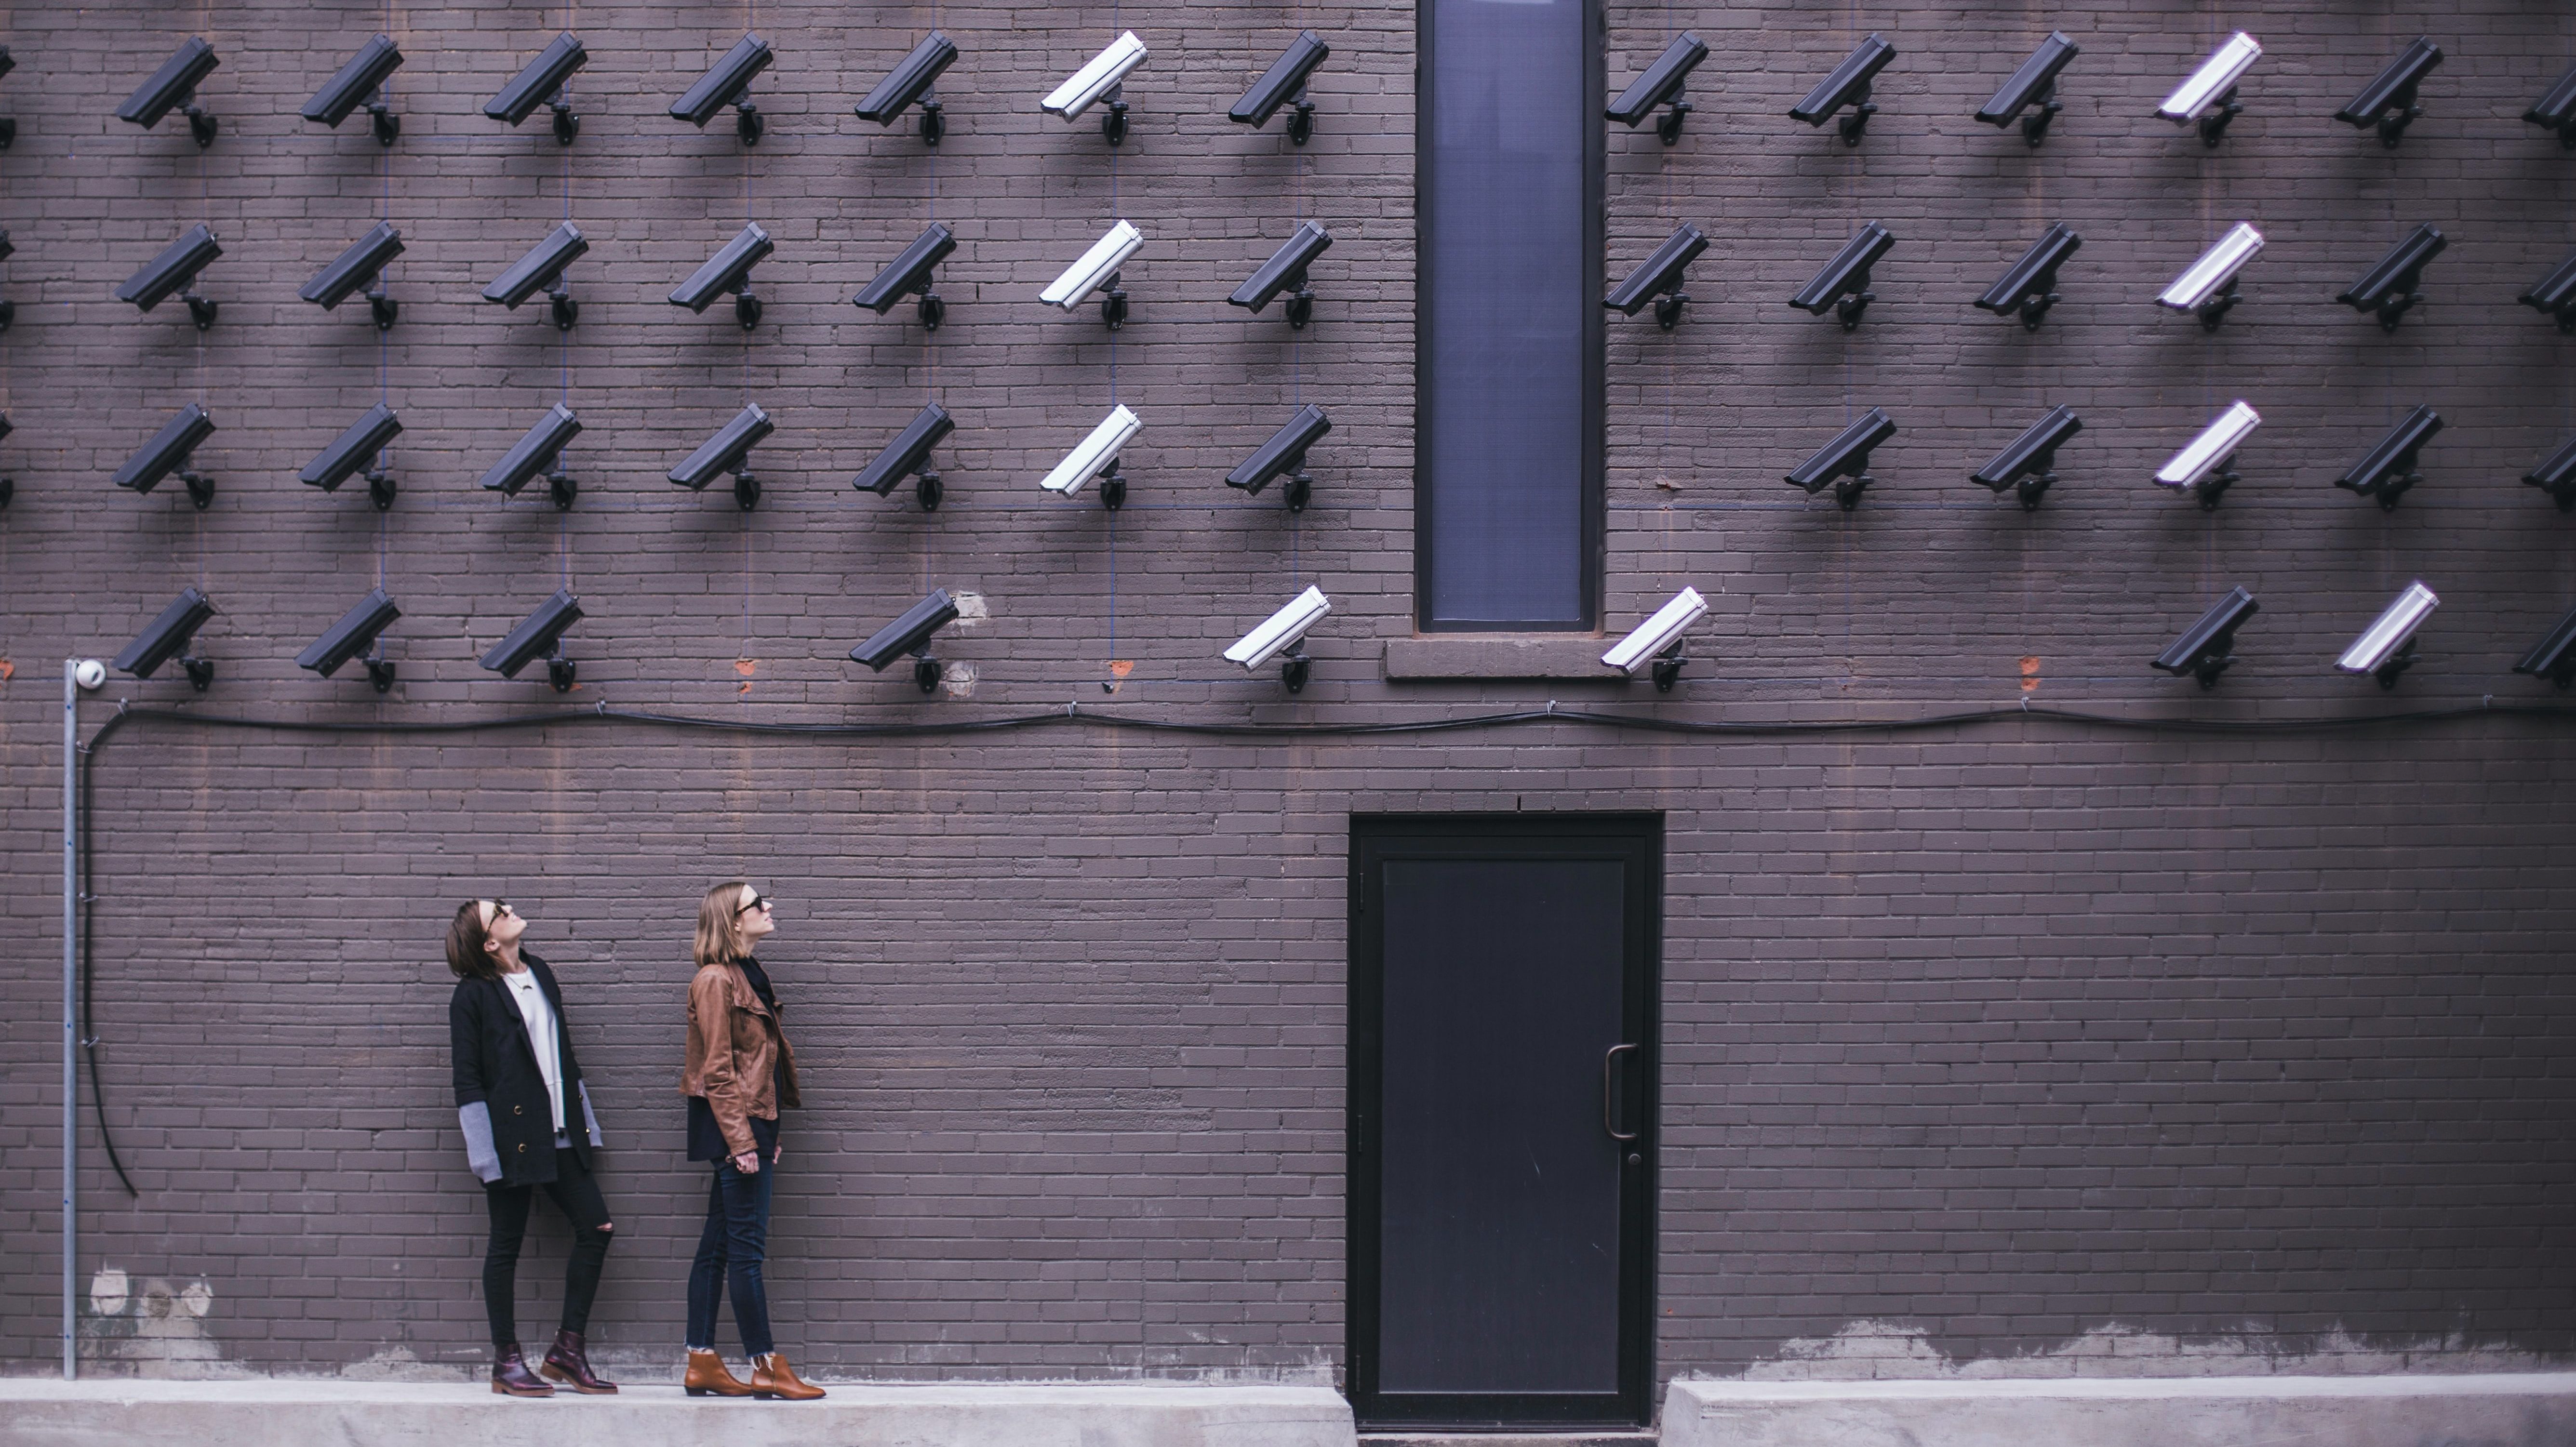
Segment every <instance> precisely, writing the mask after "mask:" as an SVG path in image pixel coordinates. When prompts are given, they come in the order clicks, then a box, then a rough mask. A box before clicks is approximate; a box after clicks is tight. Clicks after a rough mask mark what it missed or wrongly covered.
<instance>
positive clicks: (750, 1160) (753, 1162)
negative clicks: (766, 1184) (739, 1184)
mask: <svg viewBox="0 0 2576 1447" xmlns="http://www.w3.org/2000/svg"><path fill="white" fill-rule="evenodd" d="M733 1168H734V1169H735V1170H737V1171H740V1172H742V1173H743V1174H744V1175H746V1176H756V1175H759V1174H760V1152H759V1150H758V1149H753V1150H747V1151H744V1152H743V1153H742V1154H741V1155H738V1156H736V1157H734V1158H733Z"/></svg>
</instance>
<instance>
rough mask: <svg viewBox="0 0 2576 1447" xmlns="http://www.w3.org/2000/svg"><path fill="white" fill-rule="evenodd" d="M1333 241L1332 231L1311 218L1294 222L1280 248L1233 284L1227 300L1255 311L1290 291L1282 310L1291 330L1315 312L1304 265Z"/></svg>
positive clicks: (1312, 260) (1319, 254) (1299, 326)
mask: <svg viewBox="0 0 2576 1447" xmlns="http://www.w3.org/2000/svg"><path fill="white" fill-rule="evenodd" d="M1332 244H1333V234H1332V233H1331V232H1329V231H1326V230H1325V229H1324V228H1323V227H1321V226H1319V225H1317V224H1315V223H1314V222H1312V221H1301V222H1299V223H1297V230H1296V231H1295V232H1294V233H1293V234H1292V235H1290V236H1289V238H1288V239H1287V240H1286V241H1283V242H1281V243H1279V249H1278V250H1277V251H1274V252H1272V253H1270V259H1269V260H1268V261H1265V262H1263V263H1261V265H1260V266H1258V267H1257V268H1255V269H1254V270H1253V273H1252V275H1250V276H1248V277H1246V278H1244V282H1243V285H1241V286H1238V287H1236V288H1235V289H1234V295H1232V296H1229V297H1227V298H1226V301H1227V303H1228V304H1230V305H1233V306H1239V307H1242V308H1244V309H1245V310H1246V311H1250V312H1253V313H1255V314H1258V313H1259V312H1260V311H1261V309H1262V308H1263V307H1266V306H1268V305H1270V299H1271V298H1272V297H1275V296H1277V295H1279V293H1281V292H1282V291H1285V292H1287V293H1288V294H1289V295H1288V301H1287V304H1286V305H1285V306H1284V307H1282V308H1281V310H1282V311H1284V312H1285V313H1286V314H1287V317H1288V326H1289V329H1290V330H1292V331H1294V330H1296V329H1298V328H1301V327H1303V326H1305V325H1306V323H1307V322H1308V321H1309V320H1310V319H1312V318H1313V316H1314V315H1315V293H1314V292H1312V291H1310V290H1308V289H1307V286H1306V268H1307V267H1309V266H1312V265H1313V264H1314V261H1315V258H1316V257H1318V256H1321V255H1323V254H1324V253H1325V252H1326V251H1327V250H1330V249H1331V247H1332Z"/></svg>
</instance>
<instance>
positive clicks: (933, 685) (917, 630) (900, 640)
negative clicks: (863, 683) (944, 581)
mask: <svg viewBox="0 0 2576 1447" xmlns="http://www.w3.org/2000/svg"><path fill="white" fill-rule="evenodd" d="M955 621H957V604H956V601H955V600H954V599H952V598H950V597H949V596H948V590H947V589H945V588H933V589H931V590H930V596H929V597H927V598H924V599H922V600H921V601H920V602H918V603H915V604H913V605H912V606H911V607H909V608H907V609H905V610H904V612H903V616H902V617H900V618H897V619H896V620H894V621H893V622H891V623H889V624H887V625H886V626H884V627H883V628H880V629H878V630H877V631H876V632H875V633H873V634H870V635H869V636H868V641H867V642H865V643H862V644H860V645H859V646H858V647H856V648H853V649H851V650H850V661H851V662H852V663H863V664H866V665H867V667H868V670H869V671H870V672H871V673H883V672H885V671H886V665H887V664H889V663H892V662H894V661H895V660H896V659H897V658H900V657H902V656H903V655H905V654H907V653H909V654H911V655H912V659H913V663H912V681H913V682H914V683H915V684H916V685H918V686H919V687H920V689H921V691H922V692H923V693H929V692H931V691H933V690H935V689H937V688H938V687H939V675H940V672H941V669H940V665H939V660H938V659H936V658H933V657H931V656H930V640H931V635H933V634H935V633H937V632H938V631H939V630H940V629H942V628H945V627H947V626H948V625H949V624H951V623H953V622H955Z"/></svg>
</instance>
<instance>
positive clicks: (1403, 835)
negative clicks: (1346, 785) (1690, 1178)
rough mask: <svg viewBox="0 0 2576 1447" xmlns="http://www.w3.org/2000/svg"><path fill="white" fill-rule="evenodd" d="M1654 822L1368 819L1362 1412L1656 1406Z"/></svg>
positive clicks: (1355, 934) (1357, 1011)
mask: <svg viewBox="0 0 2576 1447" xmlns="http://www.w3.org/2000/svg"><path fill="white" fill-rule="evenodd" d="M1662 836H1663V824H1662V821H1661V820H1660V819H1658V818H1654V817H1651V816H1646V817H1640V816H1630V815H1620V816H1600V815H1573V816H1568V815H1553V816H1551V815H1539V816H1530V815H1518V814H1515V815H1498V816H1488V815H1465V816H1460V815H1447V816H1432V817H1418V816H1405V817H1387V818H1368V819H1354V820H1353V821H1352V826H1351V1056H1350V1060H1351V1089H1350V1122H1349V1149H1350V1191H1351V1197H1350V1275H1351V1282H1350V1287H1351V1291H1350V1310H1351V1319H1350V1328H1349V1331H1350V1364H1349V1377H1350V1391H1351V1403H1352V1407H1353V1409H1354V1411H1355V1412H1356V1413H1357V1415H1358V1417H1359V1420H1360V1421H1361V1422H1362V1423H1363V1424H1383V1425H1396V1424H1420V1425H1439V1426H1458V1427H1495V1426H1518V1425H1572V1424H1580V1425H1602V1426H1608V1425H1624V1424H1642V1423H1644V1422H1645V1421H1647V1420H1648V1417H1649V1415H1650V1414H1651V1412H1652V1409H1653V1396H1652V1394H1653V1379H1654V1363H1653V1357H1652V1352H1651V1350H1650V1347H1651V1342H1652V1335H1651V1334H1652V1329H1653V1311H1654V1307H1653V1302H1652V1299H1651V1297H1652V1265H1653V1210H1652V1198H1653V1186H1654V1160H1655V1145H1654V1122H1655V1100H1654V1080H1655V1073H1656V1071H1655V1056H1656V1050H1655V1011H1654V1001H1655V988H1654V981H1655V973H1656V966H1655V949H1656V940H1657V937H1658V933H1659V919H1658V914H1659V909H1660V901H1661V896H1662V878H1663V869H1662Z"/></svg>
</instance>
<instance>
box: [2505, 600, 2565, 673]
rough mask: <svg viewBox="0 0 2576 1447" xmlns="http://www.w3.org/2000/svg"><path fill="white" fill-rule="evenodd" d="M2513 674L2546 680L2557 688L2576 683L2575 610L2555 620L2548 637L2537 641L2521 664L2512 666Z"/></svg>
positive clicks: (2524, 656) (2523, 656)
mask: <svg viewBox="0 0 2576 1447" xmlns="http://www.w3.org/2000/svg"><path fill="white" fill-rule="evenodd" d="M2513 671H2514V672H2516V673H2525V674H2529V675H2530V676H2532V677H2533V678H2545V679H2548V680H2549V681H2550V682H2551V683H2554V684H2556V685H2557V686H2559V687H2560V688H2565V687H2566V686H2567V685H2568V684H2570V683H2576V608H2571V609H2569V610H2568V611H2567V614H2566V616H2564V617H2562V618H2560V619H2559V620H2558V626H2557V627H2555V628H2552V629H2550V630H2549V636H2548V637H2546V638H2543V639H2541V640H2540V642H2539V643H2538V644H2536V645H2534V646H2533V648H2532V650H2531V651H2530V652H2529V653H2526V654H2524V655H2522V661H2521V662H2520V663H2517V664H2515V665H2514V666H2513Z"/></svg>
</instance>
